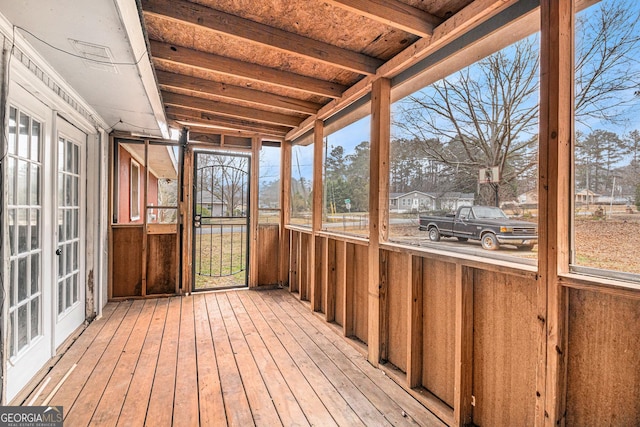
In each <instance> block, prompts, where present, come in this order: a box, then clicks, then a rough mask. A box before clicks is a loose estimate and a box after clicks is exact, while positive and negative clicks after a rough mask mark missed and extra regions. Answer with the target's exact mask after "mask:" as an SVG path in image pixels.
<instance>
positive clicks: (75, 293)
mask: <svg viewBox="0 0 640 427" xmlns="http://www.w3.org/2000/svg"><path fill="white" fill-rule="evenodd" d="M78 294H79V292H78V275H77V274H74V275H73V302H74V303H76V302H78Z"/></svg>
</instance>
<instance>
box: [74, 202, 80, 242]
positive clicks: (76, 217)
mask: <svg viewBox="0 0 640 427" xmlns="http://www.w3.org/2000/svg"><path fill="white" fill-rule="evenodd" d="M79 212H80V210H79V209H77V208H76V209H74V210H73V237H74V238H75V239H77V238H78V237H79V236H78V224H79V222H78V215H79Z"/></svg>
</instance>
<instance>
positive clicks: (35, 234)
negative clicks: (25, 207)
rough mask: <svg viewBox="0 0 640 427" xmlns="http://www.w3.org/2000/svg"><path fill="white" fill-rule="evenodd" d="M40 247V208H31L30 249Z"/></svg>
mask: <svg viewBox="0 0 640 427" xmlns="http://www.w3.org/2000/svg"><path fill="white" fill-rule="evenodd" d="M39 248H40V210H39V209H31V250H36V249H39Z"/></svg>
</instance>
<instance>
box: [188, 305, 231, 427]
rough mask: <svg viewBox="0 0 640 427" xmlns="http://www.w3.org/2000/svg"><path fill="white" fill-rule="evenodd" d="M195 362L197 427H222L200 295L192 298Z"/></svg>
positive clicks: (214, 366) (222, 414)
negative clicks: (198, 415) (198, 425)
mask: <svg viewBox="0 0 640 427" xmlns="http://www.w3.org/2000/svg"><path fill="white" fill-rule="evenodd" d="M193 298H194V309H195V326H196V361H197V365H198V404H199V408H200V425H202V426H226V425H227V416H226V414H225V411H224V401H223V399H222V387H221V385H220V374H219V372H218V364H217V362H216V352H215V349H214V347H213V338H212V337H211V325H210V323H209V316H208V314H207V303H206V301H205V296H204V295H203V294H199V295H194V297H193Z"/></svg>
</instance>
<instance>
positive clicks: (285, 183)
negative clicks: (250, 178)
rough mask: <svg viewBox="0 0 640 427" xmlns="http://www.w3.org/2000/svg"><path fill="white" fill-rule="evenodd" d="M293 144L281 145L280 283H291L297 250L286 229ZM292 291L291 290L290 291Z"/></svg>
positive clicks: (289, 218)
mask: <svg viewBox="0 0 640 427" xmlns="http://www.w3.org/2000/svg"><path fill="white" fill-rule="evenodd" d="M290 206H291V143H289V142H288V141H283V142H282V144H281V145H280V266H279V283H280V285H281V286H286V285H287V284H288V283H289V268H290V263H289V259H290V253H291V251H294V250H295V249H294V248H293V247H292V246H291V245H290V233H289V231H288V230H287V229H286V228H285V227H286V225H287V224H289V222H290V220H291V210H290ZM290 290H291V289H290Z"/></svg>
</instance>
